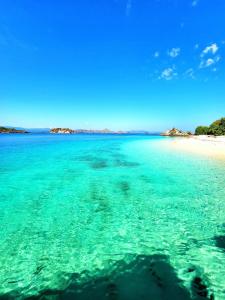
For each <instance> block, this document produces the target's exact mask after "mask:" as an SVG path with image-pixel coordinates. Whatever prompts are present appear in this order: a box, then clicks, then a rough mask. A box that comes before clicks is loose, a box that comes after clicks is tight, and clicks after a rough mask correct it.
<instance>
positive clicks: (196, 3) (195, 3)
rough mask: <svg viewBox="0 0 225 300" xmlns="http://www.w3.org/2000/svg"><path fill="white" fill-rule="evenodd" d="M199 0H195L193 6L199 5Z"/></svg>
mask: <svg viewBox="0 0 225 300" xmlns="http://www.w3.org/2000/svg"><path fill="white" fill-rule="evenodd" d="M198 2H199V0H193V1H192V3H191V6H193V7H195V6H197V5H198Z"/></svg>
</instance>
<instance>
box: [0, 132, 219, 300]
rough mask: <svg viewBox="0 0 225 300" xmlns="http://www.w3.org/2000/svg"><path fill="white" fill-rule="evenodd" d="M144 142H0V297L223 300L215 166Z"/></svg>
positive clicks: (11, 138) (155, 141) (53, 138)
mask: <svg viewBox="0 0 225 300" xmlns="http://www.w3.org/2000/svg"><path fill="white" fill-rule="evenodd" d="M165 143H166V138H162V137H147V136H100V135H99V136H92V135H90V136H89V135H86V136H85V135H84V136H82V135H79V136H76V135H73V136H70V135H69V136H60V135H59V136H58V135H2V136H0V227H1V228H0V229H1V231H0V236H1V243H0V298H3V297H4V299H26V298H29V297H30V298H32V299H35V298H37V299H152V300H157V299H181V300H182V299H221V300H222V299H225V172H224V171H225V163H224V162H222V161H214V160H210V159H208V158H204V157H203V158H202V157H201V156H199V155H196V156H195V155H189V154H182V153H173V152H172V151H171V150H168V149H167V148H166V147H165Z"/></svg>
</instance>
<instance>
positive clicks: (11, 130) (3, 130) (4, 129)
mask: <svg viewBox="0 0 225 300" xmlns="http://www.w3.org/2000/svg"><path fill="white" fill-rule="evenodd" d="M0 133H27V132H26V131H25V130H18V129H15V128H7V127H2V126H0Z"/></svg>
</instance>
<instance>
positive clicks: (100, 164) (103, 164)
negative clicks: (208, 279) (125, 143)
mask: <svg viewBox="0 0 225 300" xmlns="http://www.w3.org/2000/svg"><path fill="white" fill-rule="evenodd" d="M90 167H91V168H92V169H104V168H107V167H108V164H107V161H106V160H96V161H93V162H92V163H91V164H90Z"/></svg>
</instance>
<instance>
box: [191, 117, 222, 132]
mask: <svg viewBox="0 0 225 300" xmlns="http://www.w3.org/2000/svg"><path fill="white" fill-rule="evenodd" d="M195 134H196V135H225V118H221V119H219V120H216V121H215V122H213V123H212V124H211V125H210V126H209V127H207V126H198V127H197V128H196V129H195Z"/></svg>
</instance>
